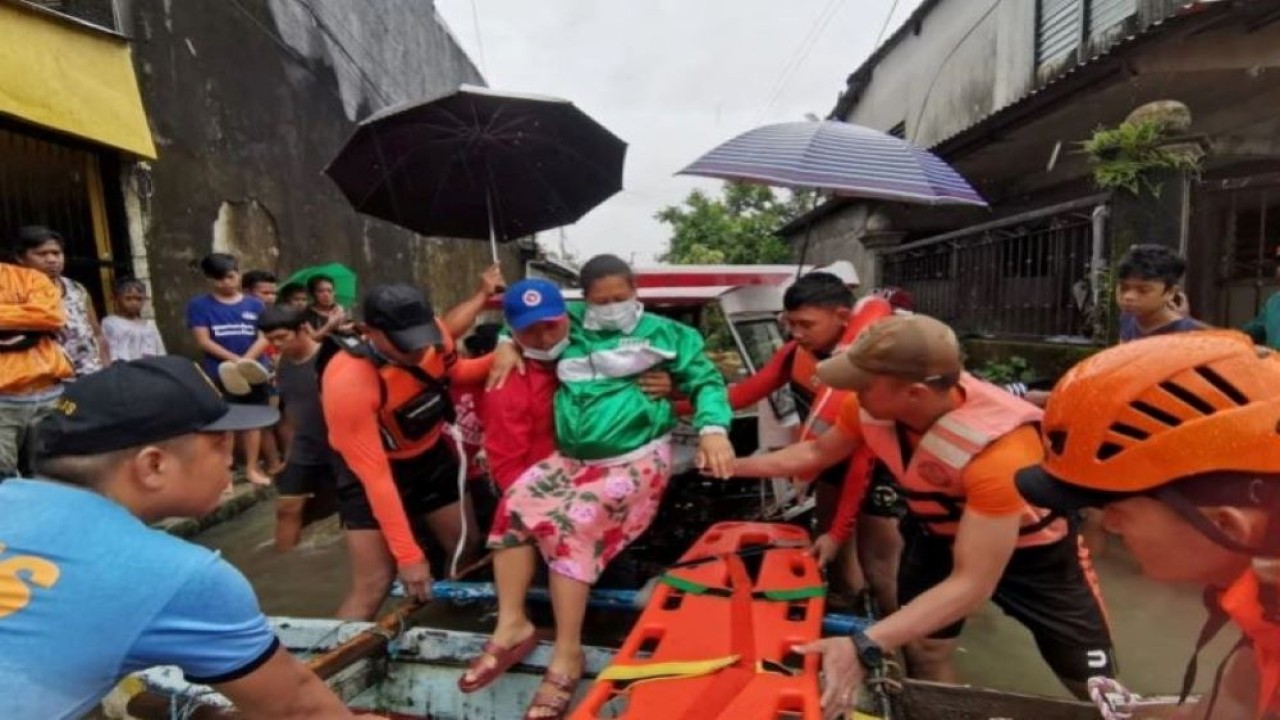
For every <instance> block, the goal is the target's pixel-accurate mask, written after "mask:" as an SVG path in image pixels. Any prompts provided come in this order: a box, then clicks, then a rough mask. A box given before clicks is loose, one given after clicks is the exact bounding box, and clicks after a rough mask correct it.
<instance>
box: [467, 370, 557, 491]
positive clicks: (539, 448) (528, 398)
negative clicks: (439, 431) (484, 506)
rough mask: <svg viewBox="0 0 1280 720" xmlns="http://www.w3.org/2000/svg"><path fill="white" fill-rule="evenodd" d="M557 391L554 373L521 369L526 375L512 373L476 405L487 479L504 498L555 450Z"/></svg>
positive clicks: (553, 371)
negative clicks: (482, 427) (505, 493)
mask: <svg viewBox="0 0 1280 720" xmlns="http://www.w3.org/2000/svg"><path fill="white" fill-rule="evenodd" d="M559 386H560V383H559V381H558V380H556V371H555V367H554V366H551V365H547V364H545V363H540V362H527V363H525V374H524V375H521V374H519V373H512V374H511V376H510V377H509V378H507V382H506V384H505V385H503V386H502V387H501V388H499V389H497V390H490V391H488V392H486V393H485V395H484V399H483V400H482V401H481V403H480V419H481V422H482V423H483V425H484V451H485V455H487V456H488V458H489V476H490V477H492V478H493V481H494V482H495V483H497V484H498V487H499V488H500V489H501V490H503V491H504V492H505V491H506V489H507V488H508V487H511V484H512V483H514V482H515V481H516V480H517V479H518V478H519V477H520V476H521V475H522V474H524V471H525V470H528V469H529V468H530V467H533V465H534V464H536V463H537V462H539V461H541V460H543V459H545V458H546V457H548V456H549V455H551V453H553V452H555V449H556V428H555V405H554V402H555V394H556V388H558V387H559Z"/></svg>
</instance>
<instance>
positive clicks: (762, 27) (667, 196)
mask: <svg viewBox="0 0 1280 720" xmlns="http://www.w3.org/2000/svg"><path fill="white" fill-rule="evenodd" d="M435 2H436V7H437V9H438V10H439V12H440V14H441V15H442V16H443V17H444V20H445V22H446V23H447V24H448V25H449V27H450V29H451V30H452V31H453V33H454V35H455V36H456V37H457V38H458V40H459V42H461V43H462V46H463V47H464V48H465V49H466V51H467V53H468V54H470V56H471V58H472V59H473V60H474V61H475V62H476V64H477V65H478V66H479V67H480V70H481V72H483V73H484V75H485V78H486V79H487V80H488V83H489V85H490V86H492V87H493V88H495V89H500V90H511V91H517V92H533V93H543V94H548V95H556V96H559V97H563V98H567V99H569V100H572V101H573V102H574V103H576V104H577V105H578V107H580V108H582V109H583V110H585V111H586V112H587V113H588V114H590V115H591V116H593V117H594V118H595V119H596V120H598V121H600V122H601V123H603V124H604V125H605V126H606V127H608V128H609V129H610V130H612V131H613V132H614V133H615V134H616V135H618V136H619V137H621V138H622V139H623V140H625V141H627V143H628V144H629V148H628V150H627V166H626V177H625V181H624V189H623V191H622V192H620V193H618V194H617V195H615V196H613V197H612V198H611V199H609V200H608V201H606V202H605V203H604V204H603V205H601V206H600V207H598V208H596V209H595V210H593V211H592V212H591V213H589V214H588V215H587V216H586V217H584V218H583V219H582V220H581V221H580V222H578V223H577V224H576V225H573V226H571V227H568V228H566V229H565V234H566V237H567V240H568V245H569V247H570V249H571V250H574V251H576V252H577V253H579V255H580V256H582V258H583V259H585V258H586V257H588V256H590V255H593V254H596V253H600V252H615V253H619V254H624V253H623V252H622V250H623V249H624V248H626V249H628V250H630V249H634V250H635V251H636V258H635V259H636V261H637V262H640V263H646V262H652V261H653V260H654V259H655V257H656V256H657V255H658V254H660V253H662V252H663V251H664V250H665V248H666V244H667V228H666V226H664V225H662V224H660V223H658V222H657V221H656V220H654V219H653V215H654V213H656V212H657V211H658V210H660V209H661V208H662V207H664V206H666V205H671V204H676V203H679V202H680V201H681V200H682V199H683V198H684V197H685V195H686V194H688V192H689V190H691V189H692V188H694V187H707V188H709V189H710V190H712V191H713V192H715V191H716V190H717V189H718V187H719V184H718V183H717V182H715V181H710V180H698V179H695V178H688V177H674V176H673V173H675V172H676V171H678V170H680V168H682V167H684V166H685V165H687V164H688V163H689V162H691V161H693V160H694V159H696V158H697V157H698V156H699V155H700V154H702V153H704V152H706V151H708V150H710V149H711V148H713V147H715V146H716V145H717V144H719V143H721V142H723V141H725V140H728V139H729V138H731V137H733V136H734V135H737V134H738V133H741V132H744V131H746V130H749V129H751V128H753V127H756V126H757V125H763V124H768V123H773V122H784V121H790V120H802V119H804V116H805V114H806V113H814V114H815V115H818V116H820V117H825V116H826V114H827V113H828V112H830V111H831V108H832V107H833V106H834V105H835V101H836V96H837V94H838V93H839V92H840V90H841V89H842V88H843V87H844V81H845V78H846V77H847V76H848V75H849V73H850V72H852V71H853V70H854V69H855V68H856V67H857V66H858V64H860V63H861V62H862V61H863V60H864V59H865V58H866V57H867V56H868V55H869V54H870V53H871V51H872V49H873V46H874V44H875V41H876V36H877V35H878V34H879V32H880V29H881V27H882V26H883V25H884V22H885V17H886V15H887V14H888V13H889V11H890V8H891V7H892V6H893V5H895V3H894V2H893V0H646V1H645V2H616V1H611V2H592V1H590V0H586V1H584V0H534V1H531V0H435ZM918 4H919V0H900V2H897V3H896V5H897V7H896V9H894V12H893V18H892V20H891V22H890V25H889V30H888V31H887V32H886V36H887V35H889V34H891V33H892V32H893V30H894V29H896V28H897V26H898V25H899V24H900V23H902V22H903V20H905V19H906V17H907V16H908V15H910V13H911V11H912V10H914V9H915V7H916V5H918ZM477 20H478V23H477V22H476V21H477ZM477 29H478V32H477ZM789 67H792V68H793V69H792V71H791V72H789V73H788V72H787V71H788V68H789ZM784 75H785V78H784ZM784 79H785V82H783V81H784ZM539 238H540V239H541V240H542V242H543V243H545V244H547V245H548V246H551V247H553V248H554V247H555V245H556V243H557V242H558V240H559V236H558V234H557V233H556V232H555V231H549V232H545V233H541V234H540V235H539ZM624 257H625V255H624Z"/></svg>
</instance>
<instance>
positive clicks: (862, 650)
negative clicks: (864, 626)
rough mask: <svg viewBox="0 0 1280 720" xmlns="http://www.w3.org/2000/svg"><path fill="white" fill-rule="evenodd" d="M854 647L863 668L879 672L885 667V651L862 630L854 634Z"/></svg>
mask: <svg viewBox="0 0 1280 720" xmlns="http://www.w3.org/2000/svg"><path fill="white" fill-rule="evenodd" d="M853 647H854V648H855V649H856V650H857V652H858V662H860V663H862V667H864V668H866V669H867V670H879V669H881V668H882V667H883V666H884V650H883V649H882V648H881V647H880V646H879V645H877V644H876V641H875V640H872V639H871V638H869V637H867V634H866V633H864V632H862V631H861V630H858V631H856V632H854V633H853Z"/></svg>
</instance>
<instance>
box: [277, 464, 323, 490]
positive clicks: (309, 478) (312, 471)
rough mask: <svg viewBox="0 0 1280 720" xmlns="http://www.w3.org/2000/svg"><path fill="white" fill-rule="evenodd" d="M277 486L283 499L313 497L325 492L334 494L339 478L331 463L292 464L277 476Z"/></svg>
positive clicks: (286, 466)
mask: <svg viewBox="0 0 1280 720" xmlns="http://www.w3.org/2000/svg"><path fill="white" fill-rule="evenodd" d="M275 485H276V492H277V493H279V494H280V496H281V497H299V496H305V497H311V496H315V495H320V494H321V493H324V492H329V493H330V494H332V493H333V492H334V489H335V488H336V487H337V485H338V476H337V473H336V472H335V471H334V468H333V465H332V464H330V463H316V464H305V465H304V464H301V463H294V462H290V463H289V464H288V465H285V466H284V470H282V471H281V472H280V474H279V475H277V476H276V478H275Z"/></svg>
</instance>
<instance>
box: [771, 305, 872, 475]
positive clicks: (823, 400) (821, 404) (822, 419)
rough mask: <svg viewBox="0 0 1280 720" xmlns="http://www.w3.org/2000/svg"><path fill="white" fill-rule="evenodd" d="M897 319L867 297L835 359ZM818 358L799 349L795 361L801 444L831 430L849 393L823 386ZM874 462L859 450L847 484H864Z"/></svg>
mask: <svg viewBox="0 0 1280 720" xmlns="http://www.w3.org/2000/svg"><path fill="white" fill-rule="evenodd" d="M890 315H893V307H892V306H891V305H889V301H888V300H885V299H884V298H880V297H866V298H863V299H862V300H860V301H858V304H857V305H855V306H854V308H853V313H852V314H851V315H850V317H849V322H848V323H847V324H846V325H845V328H844V335H843V336H842V337H841V338H840V343H839V344H838V345H837V346H836V348H835V350H833V351H832V355H836V354H839V353H842V352H844V351H845V350H847V349H848V348H849V346H850V345H852V344H853V341H854V340H857V339H858V336H859V335H861V334H862V331H863V330H866V329H867V328H868V327H870V326H871V325H872V324H873V323H875V322H877V321H879V320H883V319H884V318H887V317H889V316H890ZM818 362H819V360H818V358H817V357H816V356H814V354H813V353H812V352H810V351H808V350H806V349H805V348H802V347H800V346H799V345H797V346H796V349H795V352H794V353H793V354H792V359H791V372H790V385H791V394H792V396H793V397H795V399H796V404H797V405H798V406H799V407H800V408H801V412H800V416H801V419H802V420H803V424H802V425H801V426H800V437H799V438H798V441H799V442H804V441H805V440H813V439H815V438H817V437H818V436H819V435H822V434H823V433H825V432H826V431H827V430H829V429H831V427H832V426H834V425H835V424H836V420H837V418H838V417H839V416H840V406H841V405H842V404H844V399H845V396H846V395H847V394H848V393H849V391H847V390H836V389H835V388H830V387H827V386H826V385H823V384H822V382H821V381H820V380H819V379H818ZM871 463H872V458H871V457H870V452H869V451H866V450H859V451H858V452H857V453H855V455H854V458H853V459H852V460H851V461H850V463H849V471H848V472H847V473H846V474H845V478H844V480H845V482H850V481H864V480H866V477H865V476H867V475H869V473H870V471H871ZM816 477H817V474H816V473H815V474H810V475H805V476H801V477H797V478H796V479H797V480H800V481H802V482H811V481H813V479H814V478H816Z"/></svg>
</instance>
